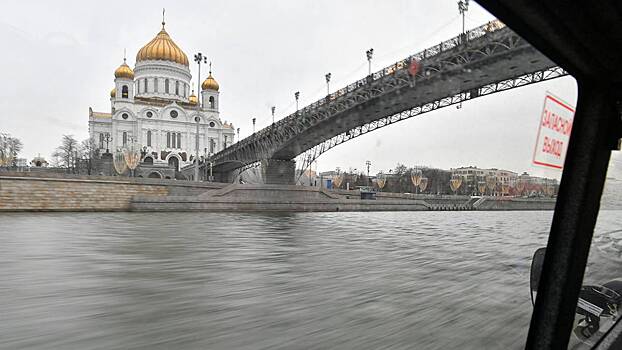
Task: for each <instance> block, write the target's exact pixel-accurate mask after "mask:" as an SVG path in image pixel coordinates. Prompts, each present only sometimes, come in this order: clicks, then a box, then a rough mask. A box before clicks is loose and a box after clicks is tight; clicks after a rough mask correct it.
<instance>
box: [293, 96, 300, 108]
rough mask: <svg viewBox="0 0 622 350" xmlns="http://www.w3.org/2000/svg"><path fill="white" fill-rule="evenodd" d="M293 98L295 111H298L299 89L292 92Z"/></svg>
mask: <svg viewBox="0 0 622 350" xmlns="http://www.w3.org/2000/svg"><path fill="white" fill-rule="evenodd" d="M294 98H295V99H296V112H298V99H299V98H300V91H296V92H294Z"/></svg>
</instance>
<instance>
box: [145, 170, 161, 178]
mask: <svg viewBox="0 0 622 350" xmlns="http://www.w3.org/2000/svg"><path fill="white" fill-rule="evenodd" d="M147 177H148V178H150V179H161V178H162V174H161V173H160V172H159V171H152V172H150V173H149V175H147Z"/></svg>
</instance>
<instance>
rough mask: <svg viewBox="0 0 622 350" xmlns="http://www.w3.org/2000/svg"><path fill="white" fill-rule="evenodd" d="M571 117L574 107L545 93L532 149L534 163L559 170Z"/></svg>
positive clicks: (565, 149) (568, 136)
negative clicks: (536, 135)
mask: <svg viewBox="0 0 622 350" xmlns="http://www.w3.org/2000/svg"><path fill="white" fill-rule="evenodd" d="M573 118H574V107H572V106H570V105H569V104H567V103H565V102H562V101H561V100H560V99H559V98H557V97H555V96H553V95H551V94H550V93H547V94H546V97H545V98H544V108H543V109H542V116H541V118H540V126H539V127H538V137H537V139H536V148H535V149H534V151H533V163H534V164H536V165H541V166H544V167H548V168H553V169H559V170H561V169H562V168H563V167H564V160H565V159H566V151H567V150H568V140H569V139H570V132H571V131H572V121H573Z"/></svg>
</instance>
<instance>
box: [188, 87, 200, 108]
mask: <svg viewBox="0 0 622 350" xmlns="http://www.w3.org/2000/svg"><path fill="white" fill-rule="evenodd" d="M188 102H190V104H191V105H196V104H197V103H199V99H198V98H197V95H195V94H194V90H192V94H190V96H189V97H188Z"/></svg>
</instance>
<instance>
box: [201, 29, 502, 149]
mask: <svg viewBox="0 0 622 350" xmlns="http://www.w3.org/2000/svg"><path fill="white" fill-rule="evenodd" d="M504 27H505V25H504V24H503V23H502V22H501V21H499V20H493V21H490V22H488V23H486V24H483V25H481V26H479V27H477V28H473V29H471V30H469V31H467V32H466V33H464V34H460V35H457V36H455V37H453V38H451V39H448V40H445V41H443V42H441V43H440V44H438V45H435V46H432V47H429V48H427V49H424V50H423V51H420V52H418V53H415V54H413V55H411V56H408V57H407V58H405V59H402V60H400V61H397V62H395V63H394V64H392V65H390V66H387V67H384V68H383V69H381V70H379V71H377V72H374V73H372V74H371V75H370V76H366V77H364V78H362V79H359V80H357V81H355V82H353V83H351V84H348V85H347V86H345V87H343V88H341V89H339V90H337V91H335V92H333V93H331V94H329V95H327V96H325V97H322V98H320V99H319V100H317V101H315V102H313V103H311V104H309V105H307V106H306V107H303V108H302V109H300V110H299V111H296V112H294V113H292V114H290V115H288V116H287V117H285V118H283V119H281V120H279V121H277V122H275V123H273V124H271V125H270V126H268V127H265V128H263V129H261V130H259V131H258V132H256V133H254V134H252V135H250V136H248V137H246V138H244V139H243V140H241V141H238V142H237V143H235V144H233V145H232V146H230V147H228V148H225V149H223V150H222V151H220V152H218V153H216V154H215V155H213V156H212V158H218V157H221V156H227V155H228V154H229V153H231V152H235V148H239V147H243V146H246V145H248V144H251V143H253V142H255V140H258V139H261V138H263V137H265V136H267V135H269V134H270V133H271V132H272V130H273V129H274V128H279V127H282V126H284V125H285V124H287V123H290V122H292V121H293V120H294V119H296V118H298V117H299V116H301V115H304V114H307V113H310V112H312V111H314V110H316V109H318V108H319V107H322V106H324V105H325V104H327V103H328V102H329V101H333V100H335V99H337V98H339V97H341V96H344V95H347V94H348V93H350V92H353V91H355V90H357V89H359V88H361V87H363V86H366V85H368V84H369V83H370V80H369V79H370V78H371V80H372V81H376V80H379V79H382V78H383V77H385V76H387V75H391V74H394V73H395V72H397V71H398V70H401V69H405V68H407V67H408V66H409V65H410V63H411V62H412V61H413V60H417V61H419V62H421V61H423V60H425V59H429V58H433V57H434V56H437V55H439V54H441V53H443V52H444V51H448V50H451V49H453V48H456V47H458V46H460V45H461V44H462V43H463V42H464V40H465V38H466V41H471V40H475V39H478V38H481V37H483V36H485V35H487V34H490V33H492V32H494V31H497V30H500V29H503V28H504Z"/></svg>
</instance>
